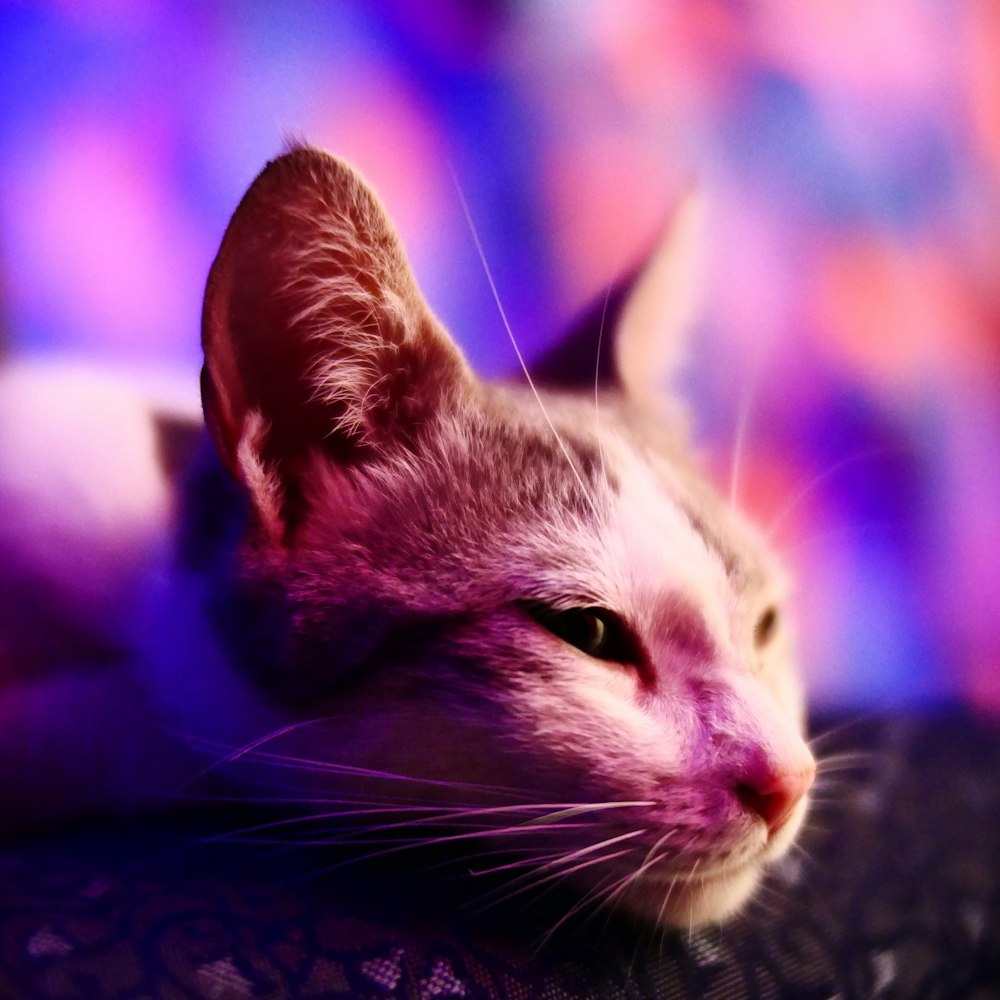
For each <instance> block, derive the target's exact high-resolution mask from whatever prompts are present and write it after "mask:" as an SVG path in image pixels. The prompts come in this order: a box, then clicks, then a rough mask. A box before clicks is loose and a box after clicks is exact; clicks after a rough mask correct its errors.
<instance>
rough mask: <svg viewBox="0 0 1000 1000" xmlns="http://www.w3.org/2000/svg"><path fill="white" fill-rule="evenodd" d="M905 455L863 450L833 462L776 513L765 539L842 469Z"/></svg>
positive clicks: (897, 450)
mask: <svg viewBox="0 0 1000 1000" xmlns="http://www.w3.org/2000/svg"><path fill="white" fill-rule="evenodd" d="M899 454H905V451H904V450H903V449H900V448H865V449H864V450H862V451H858V452H855V453H854V454H853V455H848V456H847V457H845V458H842V459H840V461H838V462H834V464H833V465H831V466H830V467H829V468H828V469H826V470H825V471H823V472H820V473H818V474H817V475H815V476H813V478H812V479H810V480H809V481H808V482H807V483H806V484H805V486H803V487H802V488H801V489H800V490H799V491H798V492H797V493H795V494H794V495H793V496H792V497H791V499H790V500H789V501H788V502H787V503H786V504H785V505H784V507H782V508H781V510H779V511H778V514H777V515H776V516H775V517H774V518H773V519H772V520H771V523H770V524H769V525H768V526H767V527H766V528H765V529H764V535H765V537H766V538H769V539H773V538H774V537H775V534H776V532H777V530H778V528H779V527H780V526H781V524H782V522H784V520H785V519H786V518H787V517H788V516H789V515H790V514H791V513H792V512H793V511H794V510H795V509H796V507H798V506H799V504H801V503H802V501H803V500H805V499H806V497H808V496H809V494H810V493H812V492H813V491H814V490H815V489H816V488H817V487H819V486H821V485H822V484H823V483H825V482H826V481H827V480H828V479H831V478H832V477H833V476H835V475H837V474H838V473H839V472H842V471H843V470H844V469H846V468H848V467H849V466H851V465H856V464H857V463H858V462H867V461H871V460H872V459H876V458H884V457H885V456H886V455H899Z"/></svg>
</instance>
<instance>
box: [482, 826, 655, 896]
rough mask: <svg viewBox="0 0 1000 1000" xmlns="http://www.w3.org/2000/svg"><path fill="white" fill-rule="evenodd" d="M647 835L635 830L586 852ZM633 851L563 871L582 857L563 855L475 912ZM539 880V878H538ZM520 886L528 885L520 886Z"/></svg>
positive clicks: (513, 883)
mask: <svg viewBox="0 0 1000 1000" xmlns="http://www.w3.org/2000/svg"><path fill="white" fill-rule="evenodd" d="M643 833H645V831H644V830H634V831H632V833H631V834H626V835H622V836H619V837H612V838H609V839H608V840H606V841H601V842H600V843H597V844H592V845H591V846H590V847H589V848H588V849H587V850H588V851H589V852H590V853H593V852H594V851H598V850H601V849H602V848H606V847H611V846H614V844H616V843H619V842H621V841H622V840H623V839H624V838H625V837H627V836H640V835H641V834H643ZM632 850H633V848H631V847H626V848H624V849H622V850H620V851H615V852H613V853H611V854H602V855H601V856H600V857H596V858H592V857H589V858H587V859H586V860H584V861H580V862H578V863H577V864H575V865H571V867H569V868H563V865H565V864H568V863H570V861H571V860H575V859H576V858H579V857H580V856H581V853H580V852H579V851H577V852H573V853H572V854H571V855H564V856H563V857H561V858H560V859H559V860H558V861H550V862H548V863H547V864H546V865H545V866H544V868H539V869H535V870H533V871H530V872H526V873H525V874H524V875H521V876H519V877H518V878H516V879H513V880H512V881H511V882H510V883H508V884H507V885H506V886H504V887H503V890H495V891H493V892H490V893H487V894H486V896H485V897H484V900H483V901H484V903H485V905H484V906H482V907H481V908H479V909H477V910H476V911H474V912H477V913H481V912H484V911H485V910H486V909H488V908H490V907H493V906H499V905H501V904H504V903H508V902H510V901H511V900H512V899H515V898H516V897H518V896H521V895H523V894H524V893H526V892H531V891H532V890H533V889H540V888H543V887H544V886H546V885H549V886H550V887H551V883H553V882H557V881H559V880H561V879H565V878H567V877H568V876H570V875H573V874H575V873H576V872H578V871H583V870H584V869H586V868H592V867H593V866H594V865H599V864H606V863H608V862H610V861H613V860H615V859H617V858H620V857H624V856H625V855H627V854H630V853H631V852H632ZM553 868H557V869H558V870H556V871H552V870H551V869H553ZM543 872H544V874H542V873H543ZM536 876H537V877H536ZM518 883H526V884H521V885H518Z"/></svg>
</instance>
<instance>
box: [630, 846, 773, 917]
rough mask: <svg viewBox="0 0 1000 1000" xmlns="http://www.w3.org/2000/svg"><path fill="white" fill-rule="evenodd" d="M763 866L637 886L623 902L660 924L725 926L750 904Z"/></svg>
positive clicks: (632, 909) (748, 865)
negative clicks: (723, 922) (725, 922)
mask: <svg viewBox="0 0 1000 1000" xmlns="http://www.w3.org/2000/svg"><path fill="white" fill-rule="evenodd" d="M762 871H763V869H762V867H761V865H760V864H759V863H758V862H757V861H752V862H750V863H748V864H746V865H742V866H741V867H739V868H734V869H732V870H730V871H725V872H719V873H717V874H713V875H708V876H703V877H699V876H697V875H696V876H695V877H693V878H683V879H682V878H678V879H676V880H675V881H667V882H666V883H664V882H662V881H660V880H659V879H657V880H651V881H649V882H643V883H640V884H637V885H635V886H634V887H633V888H632V891H631V892H630V893H629V894H628V895H627V897H625V898H624V899H623V903H624V904H625V905H626V906H628V908H629V909H630V910H631V911H632V912H633V913H634V914H635V915H637V916H639V917H641V918H642V919H644V920H650V921H652V922H653V923H656V924H663V925H666V926H669V927H681V928H685V929H690V928H692V927H698V926H700V925H702V924H714V923H721V922H722V921H724V920H726V919H727V918H729V917H731V916H732V915H733V914H734V913H736V912H737V911H738V910H739V909H740V907H742V906H743V905H744V903H746V902H747V900H748V899H749V898H750V896H751V895H752V894H753V891H754V889H756V887H757V884H758V883H759V882H760V879H761V874H762Z"/></svg>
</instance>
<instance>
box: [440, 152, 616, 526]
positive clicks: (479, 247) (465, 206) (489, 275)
mask: <svg viewBox="0 0 1000 1000" xmlns="http://www.w3.org/2000/svg"><path fill="white" fill-rule="evenodd" d="M452 180H453V181H454V184H455V190H456V191H457V192H458V200H459V201H460V202H461V205H462V211H463V213H464V214H465V221H466V223H467V224H468V226H469V232H470V233H471V234H472V240H473V242H474V243H475V245H476V251H477V253H478V254H479V260H480V262H481V263H482V265H483V271H484V272H485V274H486V280H487V281H488V282H489V285H490V291H491V292H492V293H493V301H494V302H495V303H496V306H497V309H498V310H499V312H500V319H501V320H502V321H503V325H504V329H505V330H506V331H507V336H508V338H509V339H510V343H511V346H512V347H513V348H514V354H515V355H517V360H518V362H519V363H520V365H521V371H522V372H524V377H525V379H526V380H527V382H528V388H530V389H531V392H532V395H534V397H535V401H536V402H537V403H538V408H539V409H540V410H541V411H542V416H543V417H544V418H545V422H546V423H547V424H548V425H549V430H551V431H552V434H553V436H554V437H555V439H556V443H557V444H558V445H559V448H560V450H561V451H562V453H563V455H564V456H565V457H566V461H567V462H568V463H569V467H570V469H571V470H572V472H573V475H574V477H575V478H576V481H577V483H578V484H579V486H580V489H581V490H582V491H583V496H584V498H585V499H586V500H587V503H588V504H590V508H591V510H592V511H593V512H594V516H595V517H597V518H600V514H599V512H598V510H597V504H596V503H595V502H594V498H593V497H592V496H591V494H590V490H589V489H588V488H587V485H586V483H585V482H584V481H583V476H582V475H581V474H580V470H579V469H578V468H577V465H576V462H575V461H574V460H573V456H572V455H571V454H570V451H569V448H568V447H567V446H566V442H565V441H564V440H563V438H562V435H561V434H560V433H559V431H557V430H556V425H555V424H554V423H553V422H552V418H551V417H550V416H549V413H548V410H546V409H545V404H544V403H543V402H542V397H541V394H540V393H539V391H538V389H537V388H536V386H535V382H534V380H533V379H532V377H531V373H530V372H529V371H528V365H527V362H526V361H525V360H524V355H523V354H521V349H520V348H519V347H518V346H517V340H516V338H515V337H514V331H513V330H512V329H511V327H510V323H509V321H508V320H507V313H506V312H505V311H504V307H503V304H502V303H501V301H500V293H499V292H498V291H497V286H496V282H495V281H494V280H493V272H492V270H491V269H490V265H489V262H488V261H487V260H486V253H485V251H484V250H483V244H482V241H481V240H480V239H479V232H478V230H477V229H476V224H475V222H473V219H472V211H471V210H470V208H469V203H468V202H467V201H466V199H465V194H464V192H463V191H462V186H461V184H459V181H458V176H457V175H456V174H455V172H454V171H452Z"/></svg>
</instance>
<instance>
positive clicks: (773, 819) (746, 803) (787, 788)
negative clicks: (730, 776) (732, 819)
mask: <svg viewBox="0 0 1000 1000" xmlns="http://www.w3.org/2000/svg"><path fill="white" fill-rule="evenodd" d="M815 777H816V766H815V765H814V764H811V765H810V766H809V767H808V768H807V769H806V770H804V771H796V772H794V773H792V774H773V773H765V774H764V775H762V776H761V777H760V778H758V779H756V780H754V781H753V782H752V783H746V782H740V784H738V785H737V786H736V797H737V798H738V799H739V800H740V802H741V803H742V805H743V807H744V808H745V809H747V810H749V811H750V812H752V813H756V815H758V816H759V817H760V818H761V819H762V820H763V821H764V822H765V823H766V824H767V830H768V833H775V832H776V831H777V830H779V829H780V828H781V827H782V826H783V825H784V823H785V821H786V820H787V819H788V817H789V816H791V814H792V811H793V810H794V809H795V807H796V806H797V805H798V804H799V802H800V801H801V800H802V797H803V796H804V795H805V794H806V792H808V791H809V789H810V787H811V786H812V783H813V779H814V778H815Z"/></svg>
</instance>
